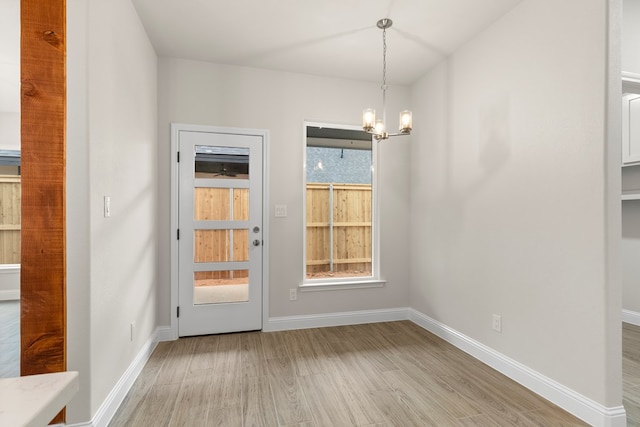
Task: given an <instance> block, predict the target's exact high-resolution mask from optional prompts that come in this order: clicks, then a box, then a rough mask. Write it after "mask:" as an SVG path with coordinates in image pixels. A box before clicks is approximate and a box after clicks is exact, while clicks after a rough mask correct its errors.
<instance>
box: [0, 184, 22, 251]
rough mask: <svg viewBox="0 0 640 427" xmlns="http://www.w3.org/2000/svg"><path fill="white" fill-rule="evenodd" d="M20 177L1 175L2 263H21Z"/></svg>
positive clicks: (0, 241) (0, 230)
mask: <svg viewBox="0 0 640 427" xmlns="http://www.w3.org/2000/svg"><path fill="white" fill-rule="evenodd" d="M20 204H21V189H20V177H19V176H15V175H0V264H20V228H21V225H20V222H21V221H20V211H21V208H20Z"/></svg>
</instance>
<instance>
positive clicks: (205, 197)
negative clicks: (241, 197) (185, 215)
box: [193, 187, 235, 221]
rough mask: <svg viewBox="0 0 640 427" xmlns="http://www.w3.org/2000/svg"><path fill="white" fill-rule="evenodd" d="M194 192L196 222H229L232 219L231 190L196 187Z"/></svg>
mask: <svg viewBox="0 0 640 427" xmlns="http://www.w3.org/2000/svg"><path fill="white" fill-rule="evenodd" d="M193 190H194V193H193V203H194V206H193V214H194V215H193V216H194V218H193V219H195V220H196V221H228V220H229V219H230V212H231V209H230V201H229V199H230V196H229V194H230V189H229V188H202V187H195V188H194V189H193ZM234 207H235V200H234Z"/></svg>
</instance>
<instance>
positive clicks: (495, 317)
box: [492, 314, 502, 332]
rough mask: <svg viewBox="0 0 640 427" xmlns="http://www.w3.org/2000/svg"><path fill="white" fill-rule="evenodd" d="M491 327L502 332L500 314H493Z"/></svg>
mask: <svg viewBox="0 0 640 427" xmlns="http://www.w3.org/2000/svg"><path fill="white" fill-rule="evenodd" d="M492 328H493V330H494V331H496V332H502V316H500V315H499V314H494V315H493V324H492Z"/></svg>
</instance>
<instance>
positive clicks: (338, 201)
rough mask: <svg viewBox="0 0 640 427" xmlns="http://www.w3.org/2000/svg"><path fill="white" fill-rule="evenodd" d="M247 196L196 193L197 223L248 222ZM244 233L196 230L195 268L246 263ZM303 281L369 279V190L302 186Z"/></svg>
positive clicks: (223, 275)
mask: <svg viewBox="0 0 640 427" xmlns="http://www.w3.org/2000/svg"><path fill="white" fill-rule="evenodd" d="M248 196H249V193H248V190H239V189H235V190H233V192H230V190H229V189H218V188H198V189H197V190H196V193H195V199H194V212H195V219H196V220H219V221H227V220H230V219H233V220H246V219H248ZM248 238H249V236H248V230H234V231H233V236H231V233H230V231H229V230H217V231H214V230H196V234H195V242H194V246H195V247H194V250H195V252H194V256H195V261H196V262H221V261H231V260H234V261H244V260H246V259H248V255H249V253H248V252H249V248H248ZM306 264H307V277H323V274H325V273H332V274H335V275H336V276H340V275H354V276H363V275H369V274H371V185H370V184H331V183H309V184H307V259H306ZM246 275H247V272H246V271H237V272H227V271H221V272H198V273H196V275H195V279H196V281H204V280H215V279H230V278H232V277H236V278H237V277H246Z"/></svg>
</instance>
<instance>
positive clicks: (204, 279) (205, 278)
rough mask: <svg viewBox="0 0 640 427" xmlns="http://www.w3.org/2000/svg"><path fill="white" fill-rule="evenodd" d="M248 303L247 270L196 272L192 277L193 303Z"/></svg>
mask: <svg viewBox="0 0 640 427" xmlns="http://www.w3.org/2000/svg"><path fill="white" fill-rule="evenodd" d="M246 301H249V270H224V271H198V272H195V273H194V277H193V303H194V304H195V305H200V304H221V303H229V302H246Z"/></svg>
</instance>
